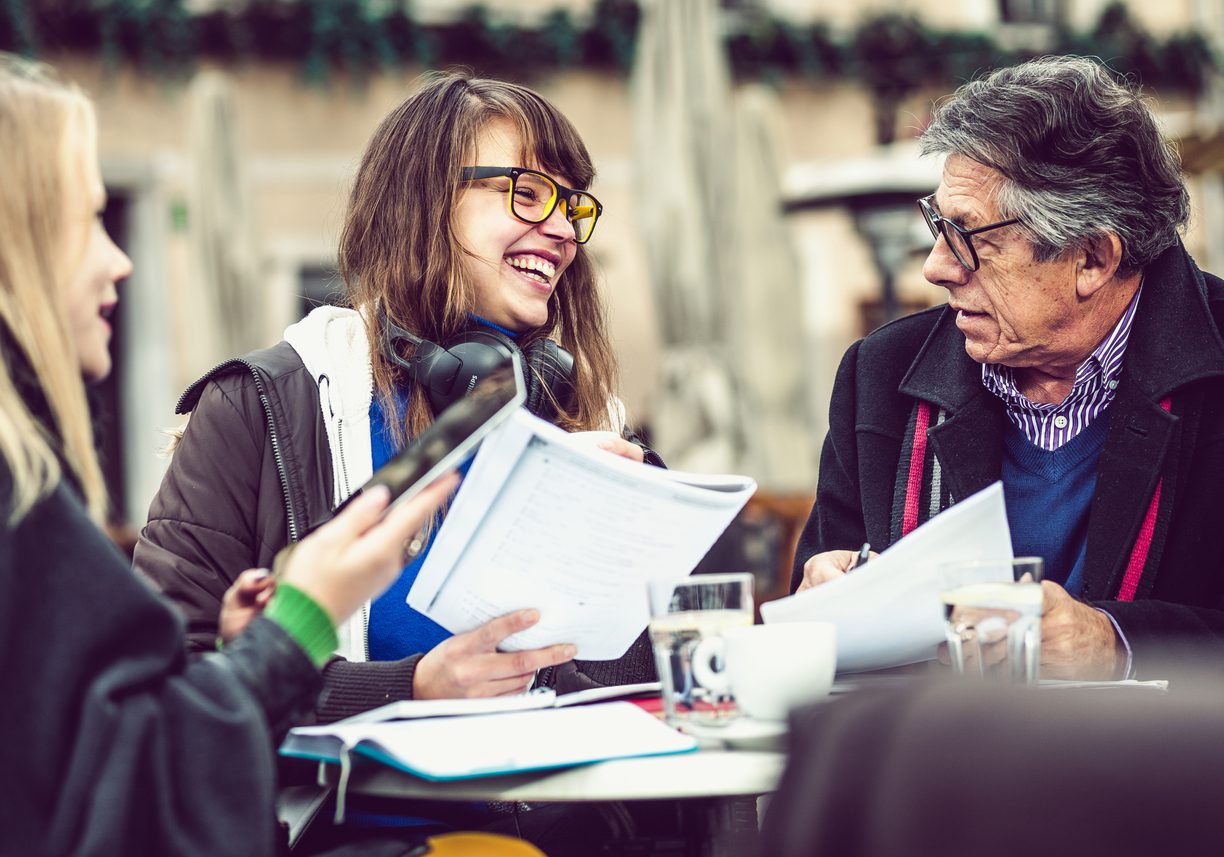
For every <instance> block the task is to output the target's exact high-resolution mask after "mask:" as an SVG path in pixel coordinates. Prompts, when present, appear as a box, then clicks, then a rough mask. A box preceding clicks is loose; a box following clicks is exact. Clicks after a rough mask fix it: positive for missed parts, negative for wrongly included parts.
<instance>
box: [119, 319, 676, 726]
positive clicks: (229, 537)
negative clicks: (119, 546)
mask: <svg viewBox="0 0 1224 857" xmlns="http://www.w3.org/2000/svg"><path fill="white" fill-rule="evenodd" d="M319 409H320V404H319V388H318V385H317V384H316V381H315V379H314V378H312V377H311V375H310V373H309V372H308V371H307V370H306V367H305V366H304V365H303V364H302V361H301V358H300V357H299V356H298V354H297V352H296V351H294V349H293V348H292V347H291V346H290V345H289V344H288V343H285V342H281V343H279V344H277V345H274V346H272V347H271V348H266V349H263V350H261V351H256V352H254V353H252V354H249V355H247V356H246V357H243V358H240V359H236V360H230V361H227V362H226V363H223V364H221V365H220V366H217V367H216V368H214V369H212V370H211V371H210V372H208V373H207V374H206V375H205V376H204V377H203V378H201V379H200V380H199V381H197V382H196V383H195V384H193V385H192V386H191V387H190V388H188V390H187V391H186V392H185V393H184V394H183V397H182V398H181V399H180V400H179V403H178V407H177V408H176V410H177V412H178V413H181V414H182V413H191V415H192V416H191V420H190V421H189V422H188V424H187V428H186V430H185V431H184V433H183V436H182V439H181V440H180V441H179V443H178V445H177V447H176V449H175V451H174V458H173V460H172V462H171V464H170V468H169V470H168V471H167V472H166V476H165V478H164V479H163V481H162V485H161V488H160V489H159V491H158V493H157V496H156V497H155V498H154V500H153V504H152V506H151V507H150V509H149V520H148V523H147V524H146V525H145V527H144V529H143V531H142V532H141V536H140V541H139V543H138V544H137V545H136V554H135V565H136V568H137V569H138V570H140V571H141V572H142V573H144V574H145V575H146V576H148V577H149V578H150V579H151V580H152V581H153V583H154V584H155V585H156V586H157V587H158V588H159V589H161V590H162V591H163V592H164V593H165V594H166V595H167V596H169V597H170V599H171V600H173V601H174V602H175V603H177V604H178V605H179V607H180V608H181V609H182V611H183V613H184V614H185V616H186V619H187V631H188V642H189V645H190V647H191V649H192V650H193V651H197V652H203V651H208V650H211V649H212V648H213V647H214V645H215V640H216V635H217V616H218V614H219V611H220V607H221V599H222V596H224V594H225V590H226V589H228V588H229V586H230V584H231V583H232V582H233V581H234V578H236V577H237V576H238V574H240V573H241V572H242V571H244V570H245V569H248V568H266V567H270V566H271V564H272V558H273V557H274V556H275V554H276V552H277V551H278V550H280V549H281V548H282V547H284V546H285V545H286V544H288V543H289V542H292V541H297V540H298V539H299V538H301V536H302V535H303V534H304V533H306V532H309V531H310V530H311V529H313V528H314V527H316V526H318V525H319V524H321V523H322V522H324V521H326V520H327V519H328V518H330V517H331V513H332V508H331V496H332V464H331V457H330V454H329V451H328V444H327V437H326V432H325V428H324V426H323V421H322V419H321V417H320V410H319ZM420 658H421V655H419V654H416V655H410V656H408V657H406V658H403V659H401V660H398V661H373V662H363V663H358V662H350V661H346V660H343V659H340V658H336V659H334V660H332V661H331V662H330V663H329V664H328V665H327V666H326V667H325V668H324V670H323V692H322V693H321V694H320V696H319V701H318V705H317V707H316V716H317V717H318V719H319V720H320V721H323V722H327V721H331V720H335V719H338V718H340V717H347V716H349V715H351V714H356V713H358V712H360V711H366V710H368V709H370V708H374V707H377V706H379V705H383V704H385V703H387V702H391V701H394V700H399V699H410V698H411V696H412V679H413V673H414V672H415V670H416V664H417V662H418V661H419V660H420ZM541 677H542V678H544V679H545V680H546V682H547V683H548V684H550V685H552V686H555V687H556V688H557V689H558V690H559V691H563V692H564V691H569V690H578V689H582V688H584V687H590V686H593V685H597V684H625V683H632V682H639V681H651V680H653V679H654V677H655V669H654V662H653V658H652V656H651V652H650V645H649V641H648V640H646V638H645V635H644V634H643V636H642V637H641V638H639V639H638V641H637V642H635V643H634V644H633V646H632V647H631V648H630V649H629V651H628V652H627V653H626V654H625V655H624V656H623V657H622V658H621V659H619V660H616V661H601V662H574V663H571V664H566V665H563V666H562V667H558V668H556V669H555V670H553V671H551V672H550V674H549V675H547V676H544V675H542V676H541Z"/></svg>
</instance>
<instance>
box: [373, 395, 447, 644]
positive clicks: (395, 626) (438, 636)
mask: <svg viewBox="0 0 1224 857" xmlns="http://www.w3.org/2000/svg"><path fill="white" fill-rule="evenodd" d="M406 406H407V396H406V394H405V393H404V391H402V390H397V391H396V396H395V407H396V411H397V412H398V413H397V414H396V415H395V419H403V413H404V411H405V410H406ZM370 451H371V453H372V458H373V463H374V470H378V468H380V467H382V466H383V465H384V464H386V463H387V462H388V461H390V460H391V458H392V456H394V455H395V454H396V453H397V452H398V451H399V450H398V449H397V448H396V446H395V444H394V442H393V440H392V437H391V427H390V425H389V424H388V421H387V414H385V413H384V412H383V408H382V405H381V403H380V402H379V400H378V397H377V396H375V397H374V400H373V401H372V402H371V403H370ZM437 531H438V528H437V526H436V525H435V526H434V528H433V530H432V531H431V532H430V534H429V542H428V543H426V545H425V548H424V550H422V551H421V552H420V554H418V555H417V557H416V559H414V560H413V561H412V562H410V563H408V565H406V566H404V569H403V571H401V572H400V575H399V577H398V578H396V581H395V583H393V584H391V588H390V589H388V590H387V591H386V592H384V593H383V594H382V595H381V596H379V598H378V600H376V601H375V602H374V603H373V604H372V605H371V607H370V627H369V630H368V632H367V635H366V639H367V640H368V641H369V642H368V645H369V657H370V660H372V661H397V660H399V659H400V658H404V657H407V656H408V655H412V654H416V653H417V652H428V651H429V650H430V649H432V648H433V647H434V646H436V645H438V643H440V642H442V641H443V640H445V639H447V638H448V637H450V636H451V633H450V631H447V630H446V629H445V628H443V627H442V626H441V625H439V624H437V623H436V622H434V621H433V620H432V619H429V618H427V617H426V616H424V615H423V614H421V613H418V612H417V611H416V610H414V609H412V608H411V607H409V606H408V602H407V599H408V590H410V589H412V584H413V583H414V582H416V578H417V574H418V573H419V572H420V570H421V564H422V563H423V562H425V557H426V556H428V554H429V548H430V546H431V545H432V544H433V539H434V534H435V533H437Z"/></svg>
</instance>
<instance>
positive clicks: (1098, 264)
mask: <svg viewBox="0 0 1224 857" xmlns="http://www.w3.org/2000/svg"><path fill="white" fill-rule="evenodd" d="M1121 264H1122V239H1121V238H1119V237H1118V236H1117V235H1115V234H1114V233H1112V232H1107V233H1105V234H1104V235H1098V236H1095V237H1093V238H1090V239H1089V240H1088V241H1087V242H1086V243H1085V244H1084V246H1083V247H1081V248H1080V249H1079V251H1078V253H1077V255H1076V264H1075V290H1076V292H1077V293H1078V294H1079V296H1080V297H1081V298H1090V297H1092V296H1093V295H1095V294H1096V293H1097V292H1098V291H1100V290H1101V288H1102V287H1103V286H1105V285H1106V284H1107V283H1109V282H1110V281H1112V280H1113V278H1114V275H1115V274H1117V273H1118V267H1119V266H1120V265H1121Z"/></svg>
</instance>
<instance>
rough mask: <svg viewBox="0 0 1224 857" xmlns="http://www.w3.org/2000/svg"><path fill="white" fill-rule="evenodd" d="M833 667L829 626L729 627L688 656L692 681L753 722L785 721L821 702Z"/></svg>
mask: <svg viewBox="0 0 1224 857" xmlns="http://www.w3.org/2000/svg"><path fill="white" fill-rule="evenodd" d="M719 662H721V663H722V664H723V668H722V669H717V668H716V664H718V663H719ZM836 666H837V629H836V628H835V627H834V625H833V624H832V623H831V622H783V623H780V624H776V625H753V626H751V627H748V628H731V629H728V630H727V631H724V632H723V634H722V636H720V637H711V638H709V639H706V640H703V641H702V642H701V645H700V646H699V647H698V649H697V652H695V653H694V655H693V672H694V674H695V676H696V677H697V680H698V681H700V682H701V684H702V685H703V686H705V687H709V688H713V689H716V690H719V691H720V692H723V693H730V694H733V695H734V697H735V702H736V706H737V707H738V708H739V710H740V712H741V713H743V714H746V715H747V716H749V717H752V718H755V719H757V720H785V719H786V715H787V713H788V712H789V711H790V710H791V709H792V708H796V707H797V706H800V705H803V704H805V703H808V702H815V701H816V700H818V699H821V698H823V697H824V696H825V695H827V694H828V692H829V689H830V688H831V687H832V686H833V672H834V669H835V668H836Z"/></svg>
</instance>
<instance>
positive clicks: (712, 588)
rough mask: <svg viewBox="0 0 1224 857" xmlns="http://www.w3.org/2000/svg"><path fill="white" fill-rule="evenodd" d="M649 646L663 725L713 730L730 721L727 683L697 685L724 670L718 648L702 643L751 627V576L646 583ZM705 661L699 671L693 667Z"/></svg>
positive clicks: (706, 576) (732, 710)
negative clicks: (659, 688)
mask: <svg viewBox="0 0 1224 857" xmlns="http://www.w3.org/2000/svg"><path fill="white" fill-rule="evenodd" d="M647 594H648V596H649V598H650V641H651V644H652V646H653V647H654V656H655V664H656V665H657V666H658V670H659V682H660V684H661V685H662V689H663V711H664V714H665V716H666V717H667V722H668V723H671V724H672V725H679V724H680V723H684V722H693V723H699V724H702V725H712V724H718V723H726V722H729V721H730V720H732V719H734V718H735V716H736V714H737V713H738V712H737V709H736V706H735V698H734V695H733V694H732V692H731V690H730V688H729V687H728V685H727V683H726V682H707V684H708V686H707V684H702V682H701V680H700V675H701V674H705V675H709V674H710V672H711V671H712V672H713V673H714V674H719V673H721V672H722V671H723V670H724V669H725V664H724V663H723V662H722V658H721V647H713V646H711V645H709V644H706V645H705V646H704V647H703V646H702V644H703V642H705V641H707V640H713V639H715V638H718V637H721V635H722V634H723V633H724V632H725V631H727V630H729V629H731V628H742V627H747V626H749V625H751V624H752V619H753V613H752V575H751V574H747V573H744V574H739V573H736V574H699V575H695V576H693V577H687V578H685V579H683V580H681V581H680V582H678V583H677V582H674V581H667V582H651V583H650V584H648V586H647ZM703 658H704V659H705V660H704V661H703V665H702V666H701V667H695V661H696V660H699V659H703Z"/></svg>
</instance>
